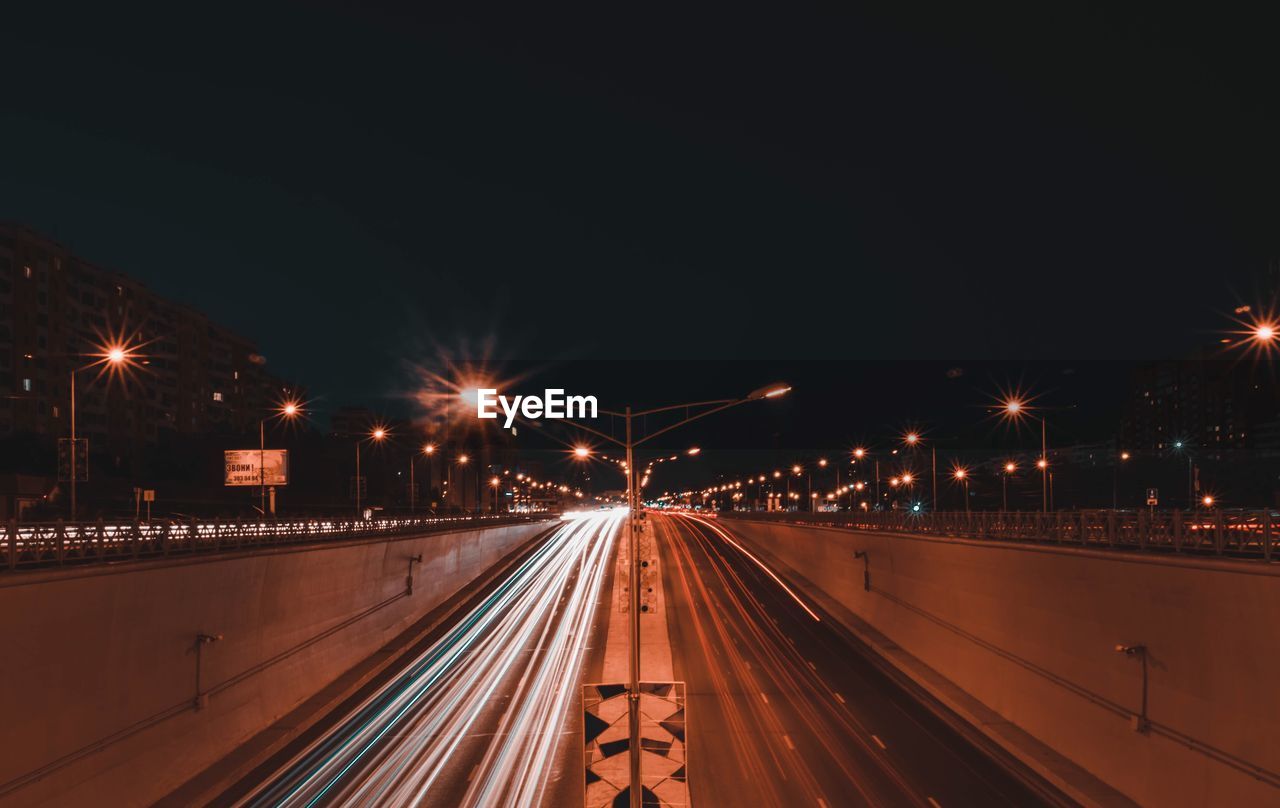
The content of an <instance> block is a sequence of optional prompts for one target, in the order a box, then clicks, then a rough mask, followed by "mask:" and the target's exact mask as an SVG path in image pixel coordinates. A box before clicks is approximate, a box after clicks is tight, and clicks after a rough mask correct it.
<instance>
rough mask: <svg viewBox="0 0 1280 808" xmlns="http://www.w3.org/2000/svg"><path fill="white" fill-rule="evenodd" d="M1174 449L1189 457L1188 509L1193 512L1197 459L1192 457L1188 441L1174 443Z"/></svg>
mask: <svg viewBox="0 0 1280 808" xmlns="http://www.w3.org/2000/svg"><path fill="white" fill-rule="evenodd" d="M1173 449H1174V451H1176V452H1181V453H1184V454H1186V456H1187V509H1188V510H1192V509H1194V508H1195V507H1196V490H1195V479H1196V466H1195V458H1194V457H1193V456H1192V454H1191V449H1190V447H1188V446H1187V443H1186V441H1182V440H1178V441H1174V443H1173Z"/></svg>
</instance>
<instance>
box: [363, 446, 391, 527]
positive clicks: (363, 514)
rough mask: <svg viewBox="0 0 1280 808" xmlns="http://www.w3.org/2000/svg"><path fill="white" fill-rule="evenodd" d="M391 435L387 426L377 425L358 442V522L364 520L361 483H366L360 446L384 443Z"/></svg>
mask: <svg viewBox="0 0 1280 808" xmlns="http://www.w3.org/2000/svg"><path fill="white" fill-rule="evenodd" d="M389 434H390V432H389V431H388V430H387V428H386V427H385V426H382V425H381V424H375V425H374V426H373V428H372V429H370V430H369V434H368V435H367V436H366V437H364V438H361V439H360V440H357V441H356V519H357V520H359V519H363V518H364V510H363V509H362V508H361V504H362V502H361V500H362V499H363V497H362V496H361V494H362V492H361V488H363V486H362V485H361V483H363V482H364V477H362V476H361V475H360V444H362V443H364V442H365V441H366V440H368V441H372V442H373V443H382V442H383V441H384V440H386V439H387V435H389Z"/></svg>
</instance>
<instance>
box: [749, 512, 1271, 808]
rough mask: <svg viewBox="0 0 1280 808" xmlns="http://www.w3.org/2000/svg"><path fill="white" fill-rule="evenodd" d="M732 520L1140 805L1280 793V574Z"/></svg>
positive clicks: (1251, 564) (1244, 801)
mask: <svg viewBox="0 0 1280 808" xmlns="http://www.w3.org/2000/svg"><path fill="white" fill-rule="evenodd" d="M725 524H726V526H730V527H732V528H733V529H734V530H735V531H737V532H739V533H740V534H741V535H742V536H743V538H745V539H746V540H747V541H748V543H749V544H752V545H755V546H756V547H758V548H760V549H763V550H765V551H766V552H767V553H768V554H770V555H772V556H774V557H775V558H777V559H778V560H780V561H782V562H783V563H784V564H786V565H788V566H790V567H791V568H792V570H793V571H794V572H796V573H798V574H799V575H800V576H803V577H805V578H807V579H808V581H809V582H810V583H812V584H814V585H816V586H817V587H819V588H820V589H822V590H823V591H824V592H826V593H827V594H828V595H830V596H831V597H833V598H834V599H836V600H837V601H838V602H840V603H841V604H843V605H844V606H845V607H847V608H848V609H849V610H851V611H852V612H853V613H854V614H855V615H857V616H858V617H859V618H861V619H863V620H864V621H866V622H867V623H869V624H870V625H871V626H873V627H874V628H875V629H877V630H878V631H880V632H881V633H883V634H884V635H886V636H887V637H888V638H889V639H890V640H892V641H893V642H895V643H897V644H898V645H900V646H901V647H902V648H903V649H904V650H906V651H907V652H909V653H910V654H912V655H914V656H915V657H917V658H918V659H920V660H921V661H923V662H924V663H925V664H927V665H929V666H930V667H932V668H933V669H934V670H936V671H938V672H939V673H941V674H942V675H943V676H945V677H947V678H948V679H950V680H951V681H952V682H954V683H955V684H957V685H959V686H960V687H961V688H962V689H963V690H965V691H966V692H967V693H969V694H971V695H972V696H974V697H976V698H977V699H979V700H980V701H982V702H983V703H985V704H986V705H987V706H988V707H990V708H992V709H994V710H995V712H997V713H999V715H1000V716H1002V717H1003V718H1005V719H1007V720H1008V721H1010V722H1012V723H1014V724H1016V725H1018V726H1019V727H1021V728H1022V729H1024V730H1026V731H1027V732H1029V733H1031V734H1032V735H1033V736H1035V737H1036V738H1038V739H1040V740H1041V741H1043V742H1044V743H1046V744H1048V745H1049V746H1050V747H1052V748H1053V749H1055V750H1056V751H1058V752H1059V753H1061V754H1062V755H1064V756H1066V757H1067V758H1069V759H1071V760H1072V761H1074V762H1075V763H1077V764H1079V765H1080V766H1082V767H1084V768H1085V769H1086V770H1088V771H1089V772H1091V773H1093V774H1094V775H1096V776H1097V777H1099V778H1100V779H1102V780H1103V781H1104V782H1106V783H1108V784H1110V785H1111V786H1113V787H1114V788H1116V789H1117V790H1119V791H1120V792H1122V793H1123V794H1125V795H1127V796H1129V797H1130V798H1132V799H1133V800H1135V801H1137V802H1139V803H1141V804H1144V805H1153V806H1155V805H1158V806H1221V805H1280V776H1278V775H1277V774H1276V773H1277V772H1280V686H1277V680H1278V678H1280V568H1278V567H1276V566H1266V565H1264V564H1263V563H1262V562H1256V561H1226V560H1214V559H1196V558H1185V557H1184V558H1173V557H1169V556H1148V555H1139V554H1120V553H1106V552H1099V551H1083V550H1071V549H1068V548H1061V549H1060V548H1037V547H1029V546H1019V545H1010V544H1008V543H1000V542H962V541H948V540H938V539H932V540H930V539H922V538H917V537H907V536H901V535H892V534H883V533H863V532H854V531H848V530H839V529H831V528H822V527H809V526H793V525H782V524H776V523H768V522H753V521H748V520H742V519H734V520H731V521H730V520H726V521H725ZM855 550H860V551H865V552H866V553H867V554H868V560H869V565H870V567H869V568H870V576H871V591H870V592H867V591H864V589H863V561H862V560H861V559H855V557H854V551H855ZM1118 644H1126V645H1133V644H1143V645H1145V646H1146V648H1147V649H1148V651H1147V654H1148V663H1149V667H1148V672H1149V677H1150V684H1149V694H1148V716H1149V718H1150V721H1151V725H1150V729H1149V730H1148V731H1147V732H1137V731H1135V730H1134V729H1133V728H1132V725H1131V723H1130V716H1131V715H1132V714H1134V713H1138V712H1139V711H1140V709H1141V695H1142V660H1141V657H1139V656H1136V655H1135V656H1128V655H1125V654H1122V653H1118V652H1117V651H1116V650H1115V646H1116V645H1118Z"/></svg>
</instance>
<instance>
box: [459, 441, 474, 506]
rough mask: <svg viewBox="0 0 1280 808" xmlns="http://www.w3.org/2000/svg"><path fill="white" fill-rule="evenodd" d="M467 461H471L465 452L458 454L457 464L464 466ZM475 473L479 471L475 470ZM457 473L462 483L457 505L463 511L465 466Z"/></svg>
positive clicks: (465, 479)
mask: <svg viewBox="0 0 1280 808" xmlns="http://www.w3.org/2000/svg"><path fill="white" fill-rule="evenodd" d="M469 462H471V458H470V457H468V456H467V455H465V454H460V455H458V465H459V466H464V467H465V466H466V465H467V463H469ZM477 473H479V472H477ZM458 474H459V479H461V480H462V484H461V488H462V496H461V498H459V500H458V505H459V506H460V507H461V508H462V510H463V511H464V512H465V511H466V510H467V470H466V468H463V469H461V470H459V472H458Z"/></svg>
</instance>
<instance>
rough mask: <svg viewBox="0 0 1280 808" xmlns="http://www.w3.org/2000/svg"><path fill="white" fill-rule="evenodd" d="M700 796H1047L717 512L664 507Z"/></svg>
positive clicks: (676, 646) (973, 801)
mask: <svg viewBox="0 0 1280 808" xmlns="http://www.w3.org/2000/svg"><path fill="white" fill-rule="evenodd" d="M652 521H653V523H654V524H655V525H656V527H657V536H658V546H659V552H660V554H661V557H662V559H663V564H662V570H663V576H664V578H663V585H664V588H665V591H666V600H667V613H668V625H669V632H670V639H671V650H672V658H673V661H674V666H675V670H674V673H675V676H676V678H677V679H683V680H684V681H685V683H686V688H687V695H688V720H689V725H688V733H689V757H688V760H689V772H690V775H689V785H690V790H691V798H692V802H693V804H694V805H695V806H720V805H751V806H779V808H783V807H785V808H793V806H802V805H808V806H827V808H836V806H862V805H884V806H897V805H907V806H932V808H938V806H941V808H955V807H956V806H984V808H986V807H987V806H1000V805H1009V806H1019V807H1020V808H1021V807H1022V806H1034V805H1043V804H1046V803H1045V801H1044V800H1043V799H1042V798H1041V796H1039V795H1038V793H1037V792H1035V791H1033V790H1031V789H1030V788H1029V787H1028V786H1026V785H1024V784H1023V783H1022V782H1021V781H1020V780H1018V779H1016V778H1015V777H1013V776H1012V775H1010V774H1008V773H1007V772H1006V771H1005V770H1004V769H1002V768H1001V767H999V766H997V765H996V764H994V763H993V762H992V761H990V760H989V759H988V758H987V757H986V756H985V755H983V754H982V753H980V752H979V751H978V750H977V749H976V748H974V747H973V746H972V745H971V744H970V743H969V742H967V741H966V740H965V739H964V738H961V737H960V736H958V735H957V734H956V733H955V732H954V731H952V730H951V729H950V728H949V727H948V726H947V725H946V724H945V723H944V722H942V721H941V720H939V719H938V718H937V717H936V716H935V715H934V714H933V713H932V712H931V711H930V710H929V709H927V708H925V707H923V706H922V705H921V704H920V703H919V702H917V701H916V700H915V699H914V698H913V697H912V696H910V695H908V694H907V693H906V692H904V691H903V690H902V688H901V687H899V686H898V685H897V684H896V683H895V682H893V681H892V680H890V679H889V678H887V677H886V675H884V674H883V673H882V672H881V671H880V670H879V669H878V668H877V667H876V666H875V665H873V664H871V663H870V662H869V661H868V660H867V659H866V658H865V657H864V656H863V652H862V651H861V649H860V648H859V647H857V645H856V641H854V640H853V639H852V638H850V637H849V636H848V635H847V633H846V632H845V631H844V630H843V629H841V628H840V627H838V626H837V625H836V624H835V622H834V621H833V620H831V619H828V617H827V615H825V614H824V613H823V612H822V610H821V609H820V608H819V607H818V606H817V605H816V604H814V603H813V602H812V601H810V600H809V599H807V598H806V597H805V596H804V593H802V592H795V591H793V590H791V589H790V588H789V587H787V586H786V584H785V582H784V581H782V580H780V579H778V578H776V577H775V574H774V571H766V570H767V568H765V567H763V566H762V564H763V562H762V560H760V559H758V558H757V557H756V556H754V555H751V554H749V550H748V549H747V548H745V547H743V546H741V545H740V544H739V542H738V540H737V538H736V537H735V536H733V534H732V532H731V526H729V525H725V524H721V523H719V522H718V521H716V520H704V519H699V518H696V517H691V516H670V517H656V518H654V519H653V520H652Z"/></svg>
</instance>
